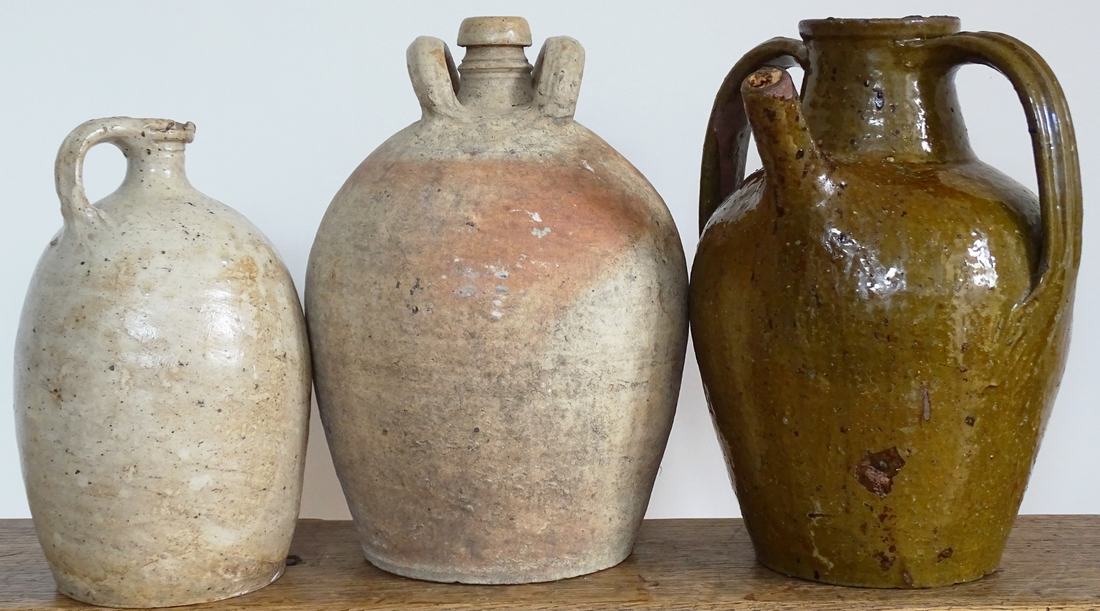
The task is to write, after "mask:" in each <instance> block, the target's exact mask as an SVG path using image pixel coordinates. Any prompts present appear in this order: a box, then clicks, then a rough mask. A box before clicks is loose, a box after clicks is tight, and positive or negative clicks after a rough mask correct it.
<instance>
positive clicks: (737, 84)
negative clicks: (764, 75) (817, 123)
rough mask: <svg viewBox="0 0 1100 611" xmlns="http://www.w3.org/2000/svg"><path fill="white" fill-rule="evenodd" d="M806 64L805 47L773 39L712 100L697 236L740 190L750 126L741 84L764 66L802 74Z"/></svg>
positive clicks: (749, 55)
mask: <svg viewBox="0 0 1100 611" xmlns="http://www.w3.org/2000/svg"><path fill="white" fill-rule="evenodd" d="M808 63H809V55H808V52H807V50H806V45H804V44H803V43H802V41H800V40H795V39H793V38H773V39H771V40H769V41H767V42H765V43H763V44H760V45H758V46H757V47H756V48H754V49H753V50H751V51H749V52H748V53H746V54H745V56H744V57H742V58H741V60H740V61H738V62H737V63H736V64H734V66H733V69H732V70H730V72H729V74H728V75H726V80H724V81H722V87H721V88H720V89H719V90H718V94H717V95H716V96H715V97H714V107H713V109H712V110H711V112H710V122H709V123H708V124H707V135H706V138H705V139H704V140H703V163H702V171H701V176H700V179H699V232H700V233H702V232H703V228H705V227H706V226H707V221H709V220H710V217H711V215H712V214H714V211H715V210H717V209H718V206H721V205H722V202H723V201H725V199H726V198H727V197H729V195H730V193H733V192H734V191H736V190H737V188H738V187H740V186H741V182H742V181H743V180H744V179H745V158H746V156H747V155H748V144H749V133H750V130H749V122H748V118H747V117H746V116H745V104H744V102H742V100H741V82H742V81H744V80H745V79H746V78H748V76H749V75H750V74H752V73H753V72H756V71H757V70H758V69H760V68H762V67H764V66H776V67H781V68H790V67H793V66H795V65H799V66H801V67H802V69H803V70H805V69H806V67H807V65H808Z"/></svg>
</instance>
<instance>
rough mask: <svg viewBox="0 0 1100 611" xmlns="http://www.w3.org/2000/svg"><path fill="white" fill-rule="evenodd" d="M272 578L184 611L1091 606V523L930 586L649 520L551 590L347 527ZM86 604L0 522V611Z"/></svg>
mask: <svg viewBox="0 0 1100 611" xmlns="http://www.w3.org/2000/svg"><path fill="white" fill-rule="evenodd" d="M291 554H293V555H295V556H297V557H299V558H300V559H301V562H300V563H299V564H297V565H296V566H290V567H287V570H286V574H285V575H284V576H283V577H282V578H281V579H279V580H278V581H277V582H275V583H274V584H272V585H271V586H268V587H267V588H264V589H263V590H260V591H259V592H254V593H252V594H247V595H245V596H241V597H238V598H234V599H230V600H227V601H222V602H218V603H210V604H205V605H196V606H194V607H189V609H211V610H230V609H257V608H263V609H272V610H290V609H303V610H310V611H349V610H352V609H354V610H356V611H367V610H375V609H394V610H403V611H409V610H423V609H469V610H474V609H509V610H535V609H578V610H581V609H583V610H585V611H595V610H601V609H752V610H763V609H776V610H779V609H782V610H805V611H810V610H813V611H830V610H843V611H863V610H871V609H906V610H913V611H915V610H918V609H952V610H965V609H982V610H993V609H1039V610H1048V609H1081V610H1084V609H1100V516H1021V517H1020V518H1019V519H1018V520H1017V522H1016V528H1015V530H1014V531H1013V533H1012V537H1011V539H1010V540H1009V543H1008V549H1007V551H1006V552H1005V555H1004V559H1003V561H1002V566H1001V568H1000V569H999V570H998V571H997V572H996V573H994V574H993V575H990V576H988V577H985V578H983V579H980V580H978V581H975V582H972V583H968V584H961V585H957V586H950V587H946V588H938V589H932V590H907V591H906V590H872V589H862V588H843V587H835V586H825V585H820V584H815V583H810V582H806V581H801V580H798V579H793V578H789V577H785V576H783V575H779V574H778V573H774V572H772V571H770V570H768V569H766V568H764V567H762V566H760V565H758V564H756V562H755V560H754V559H753V554H752V548H751V547H750V545H749V539H748V535H747V534H746V532H745V528H744V525H743V524H742V523H741V520H647V521H646V522H644V523H643V526H642V529H641V532H640V533H639V538H638V543H637V545H636V546H635V548H634V554H633V555H631V556H630V557H629V558H627V559H626V561H625V562H623V563H622V564H620V565H619V566H616V567H614V568H611V569H607V570H606V571H601V572H599V573H596V574H593V575H588V576H585V577H577V578H575V579H567V580H564V581H559V582H555V583H545V584H533V585H523V586H465V585H449V584H437V583H428V582H423V581H416V580H412V579H405V578H402V577H395V576H393V575H390V574H388V573H384V572H382V571H380V570H378V569H376V568H374V567H373V566H371V565H370V564H368V563H367V562H366V560H364V559H363V556H362V554H361V553H360V551H359V544H358V540H357V538H356V534H355V528H354V527H353V526H352V524H351V522H326V521H321V520H301V521H300V522H299V523H298V531H297V533H296V534H295V537H294V545H293V546H292V548H291ZM77 607H84V608H89V607H88V606H87V605H84V604H82V603H78V602H76V601H73V600H70V599H68V598H65V597H64V596H61V595H60V594H57V593H56V591H55V590H54V583H53V579H52V577H51V576H50V571H49V569H48V568H47V566H46V561H45V559H44V558H43V557H42V552H41V550H40V549H39V547H38V541H37V539H35V536H34V531H33V529H32V526H31V523H30V520H0V611H10V610H15V609H20V610H30V609H34V610H53V609H73V608H77Z"/></svg>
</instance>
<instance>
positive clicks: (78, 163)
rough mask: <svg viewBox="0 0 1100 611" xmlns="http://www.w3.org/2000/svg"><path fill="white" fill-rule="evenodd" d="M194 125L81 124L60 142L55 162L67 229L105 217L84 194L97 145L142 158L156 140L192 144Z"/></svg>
mask: <svg viewBox="0 0 1100 611" xmlns="http://www.w3.org/2000/svg"><path fill="white" fill-rule="evenodd" d="M194 138H195V124H194V123H181V122H179V121H172V120H169V119H132V118H130V117H106V118H104V119H92V120H91V121H87V122H85V123H82V124H80V125H79V126H77V128H76V129H74V130H73V131H72V132H71V133H69V135H68V136H66V138H65V140H64V142H62V143H61V148H59V149H58V151H57V161H56V162H55V163H54V185H55V186H56V188H57V197H58V199H60V200H61V216H62V217H63V218H64V220H65V226H66V227H71V226H74V223H76V222H77V221H79V222H80V223H82V224H88V223H92V222H95V221H97V220H104V219H105V218H106V217H105V215H104V213H103V211H102V210H100V209H99V208H97V207H95V206H93V205H92V204H91V202H89V201H88V196H87V194H85V193H84V157H85V156H86V155H87V154H88V151H89V150H90V149H91V148H92V147H93V146H95V145H97V144H101V143H103V142H109V143H111V144H114V145H115V146H117V147H118V148H119V149H120V150H121V151H122V153H123V154H124V155H126V156H127V157H130V156H133V155H140V154H141V153H142V152H144V149H145V148H146V145H147V144H148V143H150V142H155V141H157V140H179V141H182V142H191V141H192V140H194Z"/></svg>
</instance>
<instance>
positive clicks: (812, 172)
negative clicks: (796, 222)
mask: <svg viewBox="0 0 1100 611" xmlns="http://www.w3.org/2000/svg"><path fill="white" fill-rule="evenodd" d="M741 96H742V98H743V99H744V101H745V114H746V115H747V117H748V120H749V125H750V126H751V127H752V134H753V138H754V139H755V140H756V148H757V150H758V151H759V153H760V161H761V163H762V165H763V166H764V174H765V176H766V177H767V183H768V185H769V186H770V188H773V189H777V190H778V193H777V195H778V196H779V197H778V201H792V200H798V199H802V198H805V197H808V196H813V195H814V193H808V192H806V191H807V190H810V191H813V192H816V193H817V194H820V193H822V192H824V193H831V192H833V191H834V190H835V186H834V183H833V181H832V179H831V178H830V173H831V171H832V167H831V164H830V163H829V162H828V160H827V159H826V158H825V157H824V156H822V155H821V154H820V153H819V152H818V149H817V145H816V144H814V139H813V134H811V133H810V129H809V128H808V127H807V126H806V121H805V119H804V118H803V116H802V105H801V102H800V101H799V99H798V92H797V91H795V88H794V83H792V82H791V76H790V75H789V74H787V72H786V71H785V70H780V69H778V68H770V67H769V68H762V69H760V70H758V71H756V72H754V73H752V74H750V75H749V76H748V78H746V79H745V81H744V82H743V83H742V84H741Z"/></svg>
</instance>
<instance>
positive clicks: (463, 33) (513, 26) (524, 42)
mask: <svg viewBox="0 0 1100 611" xmlns="http://www.w3.org/2000/svg"><path fill="white" fill-rule="evenodd" d="M458 46H460V47H479V46H523V47H530V46H531V26H529V25H527V20H526V19H524V18H523V17H467V18H466V19H463V20H462V25H460V26H458Z"/></svg>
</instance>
